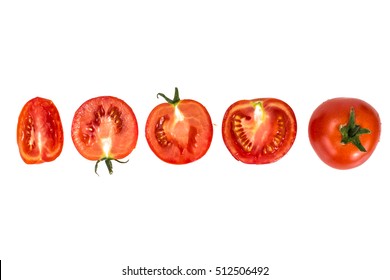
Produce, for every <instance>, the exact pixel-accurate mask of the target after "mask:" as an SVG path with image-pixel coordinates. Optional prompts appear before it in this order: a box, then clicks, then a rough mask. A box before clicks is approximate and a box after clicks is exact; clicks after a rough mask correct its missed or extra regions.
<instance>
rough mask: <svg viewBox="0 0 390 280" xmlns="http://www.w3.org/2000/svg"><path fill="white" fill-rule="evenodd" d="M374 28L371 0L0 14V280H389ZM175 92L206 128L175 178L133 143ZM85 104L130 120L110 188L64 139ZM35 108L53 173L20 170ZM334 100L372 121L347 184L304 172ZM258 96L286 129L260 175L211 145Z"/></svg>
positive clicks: (387, 45) (5, 7)
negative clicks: (374, 125) (129, 113)
mask: <svg viewBox="0 0 390 280" xmlns="http://www.w3.org/2000/svg"><path fill="white" fill-rule="evenodd" d="M389 14H390V4H388V1H372V0H371V1H344V0H338V1H303V0H299V1H192V2H189V1H172V0H167V1H137V2H136V1H86V0H77V1H73V0H69V1H42V0H39V1H8V0H2V1H1V2H0V96H1V97H0V98H1V110H0V119H1V121H2V125H1V137H0V141H1V142H0V144H1V148H2V153H1V154H2V159H1V161H0V172H1V183H0V184H1V186H0V259H1V260H2V261H3V266H2V274H3V277H4V279H8V280H10V279H11V280H12V279H40V280H44V279H50V280H52V279H56V280H58V279H126V278H127V279H160V278H158V277H154V278H153V277H151V278H148V277H139V278H136V277H129V276H122V275H121V273H122V268H125V267H127V265H129V266H130V267H134V268H136V267H139V266H146V267H149V268H161V267H163V266H165V267H176V266H177V265H180V266H181V267H183V268H205V269H207V270H215V267H216V266H268V267H270V276H269V277H268V279H317V280H318V279H376V280H380V279H390V270H389V263H390V253H389V252H390V241H389V240H390V237H389V236H390V229H389V227H388V223H389V215H390V203H389V196H390V192H389V190H388V189H389V184H388V170H389V168H388V157H389V153H390V151H389V141H390V140H389V133H388V130H389V120H390V116H389V110H388V103H387V102H385V101H384V98H385V97H386V96H387V95H388V93H389V92H390V84H389V74H390V66H389V65H390V51H389V50H390V39H389V27H390V16H389ZM176 86H177V87H178V88H179V91H180V93H181V97H182V98H190V99H196V100H198V101H199V102H201V103H203V104H204V105H205V106H206V107H207V109H208V110H209V113H210V115H211V118H212V121H213V123H214V124H215V126H214V137H213V142H212V145H211V147H210V149H209V151H208V153H207V154H206V155H205V156H204V157H203V158H202V159H201V160H199V161H197V162H195V163H191V164H188V165H185V166H174V165H169V164H166V163H164V162H162V161H160V160H159V159H158V158H157V157H156V156H155V155H154V154H153V153H152V152H151V150H150V149H149V147H148V145H147V143H146V140H145V137H144V127H145V122H146V118H147V116H148V113H149V112H150V110H151V109H152V108H153V107H154V106H156V105H157V104H159V103H161V102H163V100H162V99H157V98H156V94H157V93H158V92H164V93H166V94H167V95H168V96H172V95H173V92H174V87H176ZM100 95H113V96H117V97H119V98H122V99H123V100H125V101H126V102H127V103H128V104H129V105H130V106H131V107H132V108H133V110H134V112H135V114H136V116H137V119H138V125H139V138H138V144H137V147H136V149H135V150H134V152H133V153H132V154H131V155H130V156H129V157H128V158H129V162H128V163H127V164H126V165H119V164H116V163H114V174H113V175H111V176H110V175H108V173H107V172H106V170H105V169H104V168H105V167H104V165H102V166H101V167H100V169H99V171H100V174H101V176H100V177H98V176H96V175H95V173H94V171H93V168H94V162H91V161H87V160H85V159H84V158H82V157H81V156H80V155H79V154H78V153H77V151H76V149H75V148H74V146H73V143H72V140H71V137H70V128H71V122H72V118H73V114H74V112H75V111H76V110H77V108H78V107H79V106H80V105H81V104H82V103H83V102H84V101H85V100H87V99H89V98H92V97H96V96H100ZM36 96H41V97H45V98H49V99H51V100H53V101H54V103H55V104H56V106H57V108H58V110H59V111H60V114H61V118H62V121H63V126H64V133H65V144H64V149H63V152H62V154H61V156H60V157H59V158H57V160H56V161H54V162H52V163H45V164H41V165H26V164H24V162H23V161H22V160H21V158H20V156H19V153H18V148H17V145H16V125H17V119H18V115H19V113H20V110H21V109H22V107H23V105H24V104H25V103H26V102H27V101H28V100H30V99H31V98H33V97H36ZM339 96H351V97H357V98H361V99H364V100H366V101H367V102H368V103H370V104H371V105H373V106H374V107H375V108H376V109H377V111H378V112H379V114H380V116H381V119H382V129H383V132H382V137H381V142H380V143H379V145H378V147H377V150H376V151H375V152H374V154H373V155H372V157H371V158H370V159H369V161H367V162H366V163H365V164H364V165H362V166H360V167H358V168H356V169H352V170H348V171H339V170H334V169H332V168H330V167H328V166H326V165H325V164H324V163H322V162H321V161H320V160H319V158H318V157H317V156H316V154H315V153H314V151H313V150H312V148H311V146H310V143H309V140H308V135H307V124H308V121H309V118H310V115H311V113H312V111H313V110H314V109H315V108H316V107H317V106H318V105H319V104H320V103H322V102H323V101H325V100H327V99H329V98H332V97H339ZM258 97H276V98H279V99H283V100H284V101H286V102H287V103H288V104H289V105H290V106H291V107H292V108H293V109H294V111H295V114H296V117H297V121H298V134H297V139H296V141H295V144H294V146H293V147H292V149H291V150H290V152H289V153H288V154H287V155H286V156H285V157H284V158H282V159H281V160H280V161H278V162H276V163H274V164H270V165H265V166H261V165H259V166H255V165H245V164H242V163H240V162H237V161H235V160H234V159H233V158H232V156H231V155H230V154H229V152H228V150H227V149H226V147H225V146H224V144H223V141H222V136H221V122H222V118H223V114H224V112H225V110H226V109H227V107H229V105H230V104H232V103H233V102H235V101H237V100H240V99H251V98H258ZM386 98H388V97H386ZM162 278H164V277H162ZM168 278H169V279H170V278H171V277H165V278H164V279H168ZM182 278H183V279H186V278H188V279H216V278H219V277H212V276H211V275H210V276H205V277H182ZM221 278H223V277H221ZM228 278H229V279H233V278H234V277H228ZM256 278H257V277H254V276H251V277H249V276H246V277H241V278H240V279H256ZM264 278H265V277H264Z"/></svg>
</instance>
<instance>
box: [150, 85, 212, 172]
mask: <svg viewBox="0 0 390 280" xmlns="http://www.w3.org/2000/svg"><path fill="white" fill-rule="evenodd" d="M158 96H162V97H163V98H164V99H165V100H166V101H167V102H168V103H163V104H160V105H157V106H156V107H155V108H154V109H153V110H152V111H151V112H150V114H149V117H148V119H147V122H146V128H145V136H146V140H147V142H148V144H149V147H150V148H151V150H152V151H153V152H154V153H155V154H156V156H157V157H159V158H160V159H161V160H163V161H165V162H168V163H172V164H185V163H190V162H193V161H195V160H198V159H200V158H201V157H203V156H204V155H205V154H206V152H207V150H208V149H209V147H210V144H211V140H212V137H213V125H212V123H211V118H210V115H209V113H208V111H207V110H206V108H205V107H204V106H203V105H202V104H201V103H199V102H197V101H194V100H190V99H183V100H180V98H179V92H178V89H177V88H175V97H174V99H173V100H171V99H169V98H167V97H166V96H165V95H164V94H162V93H159V94H158V95H157V97H158Z"/></svg>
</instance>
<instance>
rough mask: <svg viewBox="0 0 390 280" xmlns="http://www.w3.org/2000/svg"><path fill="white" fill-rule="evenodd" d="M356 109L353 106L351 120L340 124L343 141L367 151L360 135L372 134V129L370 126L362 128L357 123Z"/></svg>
mask: <svg viewBox="0 0 390 280" xmlns="http://www.w3.org/2000/svg"><path fill="white" fill-rule="evenodd" d="M355 122H356V116H355V109H354V108H353V107H351V111H350V112H349V120H348V123H347V124H346V125H342V126H340V133H341V143H343V144H348V143H352V144H353V145H355V146H356V147H357V148H358V149H359V151H361V152H367V150H366V149H365V148H364V147H363V145H362V143H361V142H360V138H359V137H360V135H362V134H370V133H371V131H370V130H369V129H368V128H362V127H361V126H360V125H357V124H356V123H355Z"/></svg>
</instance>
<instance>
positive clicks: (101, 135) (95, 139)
mask: <svg viewBox="0 0 390 280" xmlns="http://www.w3.org/2000/svg"><path fill="white" fill-rule="evenodd" d="M137 139H138V124H137V119H136V117H135V115H134V112H133V110H132V109H131V107H130V106H129V105H128V104H127V103H126V102H124V101H123V100H121V99H119V98H116V97H113V96H100V97H95V98H92V99H89V100H87V101H85V102H84V103H83V104H82V105H81V106H80V107H79V108H78V109H77V111H76V112H75V114H74V117H73V122H72V140H73V143H74V145H75V147H76V149H77V151H78V152H79V153H80V154H81V155H82V156H83V157H85V158H86V159H89V160H96V165H95V173H97V167H98V163H99V162H101V161H104V162H105V163H106V165H107V168H108V170H109V173H110V174H112V172H113V169H112V162H111V161H112V160H114V161H117V162H120V163H123V162H122V161H119V159H122V158H124V157H126V156H128V155H129V154H130V153H131V152H132V151H133V149H134V148H135V146H136V144H137Z"/></svg>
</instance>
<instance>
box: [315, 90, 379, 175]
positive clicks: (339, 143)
mask: <svg viewBox="0 0 390 280" xmlns="http://www.w3.org/2000/svg"><path fill="white" fill-rule="evenodd" d="M380 133H381V122H380V118H379V114H378V112H377V111H376V110H375V109H374V107H372V106H371V105H370V104H368V103H367V102H365V101H363V100H360V99H356V98H342V97H340V98H334V99H330V100H327V101H325V102H324V103H322V104H321V105H320V106H318V108H317V109H315V110H314V112H313V114H312V116H311V118H310V122H309V139H310V143H311V145H312V146H313V149H314V151H315V152H316V153H317V155H318V156H319V158H320V159H321V160H322V161H323V162H325V163H326V164H328V165H329V166H331V167H333V168H336V169H350V168H354V167H357V166H359V165H361V164H363V163H364V162H365V161H366V160H367V159H368V158H369V157H370V156H371V154H372V153H373V152H374V150H375V148H376V146H377V144H378V142H379V138H380Z"/></svg>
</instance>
